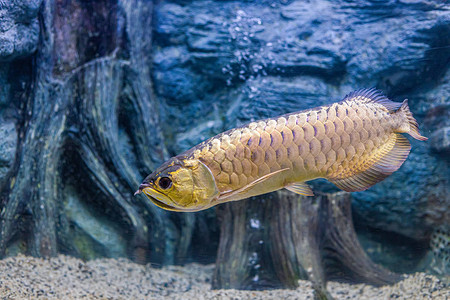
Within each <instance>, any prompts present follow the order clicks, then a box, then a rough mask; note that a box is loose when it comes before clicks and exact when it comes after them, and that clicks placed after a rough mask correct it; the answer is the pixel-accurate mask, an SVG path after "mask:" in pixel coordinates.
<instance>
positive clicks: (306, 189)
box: [284, 182, 314, 196]
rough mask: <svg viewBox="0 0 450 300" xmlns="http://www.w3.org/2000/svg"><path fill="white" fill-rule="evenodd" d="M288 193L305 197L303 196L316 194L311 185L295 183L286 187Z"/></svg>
mask: <svg viewBox="0 0 450 300" xmlns="http://www.w3.org/2000/svg"><path fill="white" fill-rule="evenodd" d="M284 188H285V189H287V190H288V191H291V192H293V193H296V194H299V195H303V196H314V193H313V191H312V189H311V187H310V186H309V185H307V184H306V183H305V182H295V183H292V184H290V185H287V186H285V187H284Z"/></svg>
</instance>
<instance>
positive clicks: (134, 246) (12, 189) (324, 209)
mask: <svg viewBox="0 0 450 300" xmlns="http://www.w3.org/2000/svg"><path fill="white" fill-rule="evenodd" d="M38 8H39V9H38ZM448 11H449V7H448V5H446V4H445V3H444V2H442V1H432V2H423V3H422V2H417V1H403V2H392V1H381V2H380V1H356V2H352V3H350V2H347V1H325V0H317V1H311V2H303V1H277V0H272V1H225V2H224V1H160V2H158V3H156V4H154V3H153V2H151V1H145V0H111V1H100V2H98V1H95V2H94V1H81V0H80V1H70V2H67V3H66V2H57V1H53V0H48V1H38V0H34V1H31V0H30V1H24V3H23V4H22V5H18V4H16V3H12V2H11V3H7V2H6V1H0V24H2V25H0V83H1V87H0V136H1V138H0V195H1V196H0V212H1V213H0V221H1V223H0V257H1V258H7V257H15V256H16V255H18V254H20V253H21V254H25V255H32V256H36V257H54V256H56V255H58V254H66V255H69V256H73V257H77V258H81V259H85V260H92V259H95V258H113V259H116V258H119V257H122V258H128V259H130V260H131V261H133V262H136V263H139V264H151V265H153V266H155V267H162V266H164V267H167V266H171V265H185V264H190V263H201V264H206V265H208V264H212V263H216V264H215V266H214V267H211V269H210V271H208V272H210V273H208V276H206V275H205V276H206V277H208V278H210V280H211V281H210V282H207V283H206V282H205V283H204V284H207V285H208V286H211V285H212V286H213V287H215V288H236V289H271V288H282V289H285V288H290V287H295V286H297V281H298V280H299V279H309V280H311V281H312V282H313V283H314V287H315V288H316V290H317V291H318V292H319V293H326V292H325V281H326V280H330V279H335V280H341V281H346V282H352V283H354V282H360V281H364V282H367V283H371V284H388V283H392V282H395V281H397V280H398V276H397V274H411V273H415V272H425V273H428V274H433V275H436V276H439V278H441V279H442V280H443V281H444V282H445V280H446V278H447V280H448V276H449V263H450V258H449V255H448V254H449V253H448V249H449V247H450V246H449V226H450V222H449V220H450V216H449V211H450V209H449V203H450V198H449V196H448V195H449V191H448V187H449V186H450V185H449V182H448V178H449V176H448V175H449V166H448V163H449V160H448V154H449V152H450V150H449V149H450V148H449V142H448V141H449V138H448V135H449V132H450V129H449V128H450V123H449V120H450V118H449V115H450V110H449V108H450V104H449V95H450V86H449V82H450V72H449V65H450V63H449V62H450V40H449V36H450V21H449V18H448V13H449V12H448ZM13 12H14V13H13ZM38 24H40V26H38ZM11 45H13V46H11ZM369 87H376V88H378V89H380V90H382V91H383V92H384V93H385V94H386V95H387V96H389V98H391V99H392V100H394V101H402V100H403V99H405V98H408V99H409V105H410V108H411V111H412V112H413V114H414V116H415V117H416V119H417V120H418V123H419V125H420V129H421V132H422V133H423V135H425V136H427V137H428V138H429V140H428V141H427V142H425V143H424V142H416V141H411V144H412V151H411V153H410V155H409V157H408V159H407V160H406V162H405V163H404V165H403V166H402V167H401V168H400V170H398V171H397V172H395V173H394V174H393V175H392V176H390V177H388V178H387V179H386V180H384V181H383V182H381V183H378V184H377V185H375V186H374V187H372V188H370V189H369V190H367V191H364V192H358V193H352V194H351V196H344V195H343V194H339V193H338V192H339V190H338V189H337V188H336V187H335V186H334V185H332V184H331V183H329V182H326V181H324V180H323V181H315V182H313V183H312V185H313V190H314V191H315V193H316V194H317V195H318V196H317V197H314V198H304V199H303V198H302V199H300V200H299V198H298V197H297V198H295V197H293V196H292V195H290V194H289V193H284V192H283V193H273V194H270V195H263V196H260V197H256V198H255V199H251V200H246V201H239V202H236V203H230V204H225V205H220V206H218V207H217V208H211V209H209V210H207V211H202V212H197V213H172V212H167V211H163V210H161V209H159V208H158V207H156V206H155V205H153V204H152V203H150V202H149V201H148V200H147V199H146V198H145V196H143V195H140V196H137V197H133V193H134V192H135V191H136V189H137V187H138V186H139V184H140V182H141V181H142V179H143V178H145V177H146V176H147V175H148V174H150V173H151V172H152V171H153V170H155V169H156V168H157V167H158V166H159V165H160V164H161V163H163V162H164V161H165V160H167V159H168V158H170V157H171V156H173V155H177V154H180V153H182V152H183V151H185V150H187V149H189V148H190V147H192V146H194V145H196V144H198V143H200V142H201V141H203V140H205V139H207V138H209V137H211V136H213V135H215V134H218V133H220V132H223V131H225V130H228V129H231V128H234V127H236V126H240V125H242V124H244V123H246V122H248V121H254V120H259V119H262V118H268V117H273V116H277V115H280V114H284V113H288V112H294V111H299V110H303V109H308V108H312V107H316V106H319V105H325V104H329V103H332V102H335V101H338V100H340V99H341V98H342V97H343V96H344V95H345V94H346V93H348V92H350V91H352V90H355V89H359V88H369ZM321 192H324V193H329V194H321ZM333 201H334V202H333ZM340 215H342V216H344V217H343V219H342V218H341V217H339V216H340ZM189 266H191V265H186V269H188V270H189V268H191V269H192V266H191V267H189ZM169 268H170V267H169ZM194 269H195V268H194ZM194 269H193V270H194ZM183 270H184V269H183ZM142 272H145V270H143V271H142ZM193 272H199V273H198V274H200V273H201V272H203V271H199V270H197V269H195V270H194V271H193ZM106 273H108V272H106ZM201 274H204V273H201ZM167 276H169V277H170V276H175V275H173V274H172V275H167ZM202 276H203V275H202ZM421 278H422V277H421ZM179 280H181V281H182V279H179ZM419 281H420V280H419ZM425 281H426V280H425ZM425 281H423V282H422V281H420V282H422V283H423V284H425V283H424V282H425ZM168 282H170V280H169V281H168ZM422 283H421V284H422ZM436 286H438V287H441V286H440V285H436ZM167 289H168V290H169V288H167ZM430 289H431V288H430ZM436 289H437V290H439V289H442V287H441V288H436ZM163 290H164V288H163ZM184 292H187V290H185V291H184Z"/></svg>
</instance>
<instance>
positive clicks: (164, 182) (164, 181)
mask: <svg viewBox="0 0 450 300" xmlns="http://www.w3.org/2000/svg"><path fill="white" fill-rule="evenodd" d="M158 185H159V187H160V188H162V189H163V190H167V189H168V188H170V187H171V186H172V180H171V179H170V178H169V177H161V178H160V179H159V181H158Z"/></svg>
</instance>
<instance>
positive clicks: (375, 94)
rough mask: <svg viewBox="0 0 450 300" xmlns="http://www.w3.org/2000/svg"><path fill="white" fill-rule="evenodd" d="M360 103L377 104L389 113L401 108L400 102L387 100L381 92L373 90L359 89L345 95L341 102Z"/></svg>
mask: <svg viewBox="0 0 450 300" xmlns="http://www.w3.org/2000/svg"><path fill="white" fill-rule="evenodd" d="M357 100H358V101H362V102H364V103H379V104H381V105H383V106H384V107H386V108H387V110H389V111H396V110H398V109H399V108H400V106H402V103H401V102H394V101H391V100H389V98H388V97H386V96H385V95H384V94H383V92H381V91H380V90H377V89H375V88H371V89H360V90H356V91H354V92H351V93H350V94H348V95H346V96H345V97H344V99H343V101H349V102H351V101H357Z"/></svg>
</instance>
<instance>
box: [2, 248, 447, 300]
mask: <svg viewBox="0 0 450 300" xmlns="http://www.w3.org/2000/svg"><path fill="white" fill-rule="evenodd" d="M213 268H214V266H213V265H208V266H203V265H199V264H189V265H186V266H184V267H181V266H168V267H164V268H163V269H155V268H153V267H151V266H150V265H146V266H144V265H138V264H135V263H133V262H130V261H129V260H126V259H97V260H92V261H88V262H84V261H82V260H80V259H77V258H73V257H69V256H64V255H60V256H58V257H55V258H51V259H40V258H33V257H27V256H23V255H20V256H17V257H10V258H6V259H4V260H0V299H37V298H39V299H236V300H237V299H313V290H312V286H311V283H310V282H308V281H303V280H301V281H299V284H300V286H299V287H298V288H297V289H295V290H289V289H284V290H266V291H238V290H211V275H212V272H213ZM328 290H329V292H330V294H331V295H333V296H334V297H335V298H336V299H450V289H449V287H445V285H444V283H443V282H442V281H440V280H439V279H438V278H436V277H434V276H431V275H427V274H425V273H416V274H413V275H409V276H408V277H406V278H405V279H404V280H403V281H401V282H399V283H397V284H395V285H393V286H383V287H380V288H376V287H373V286H370V285H365V284H356V285H351V284H344V283H338V282H329V283H328Z"/></svg>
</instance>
